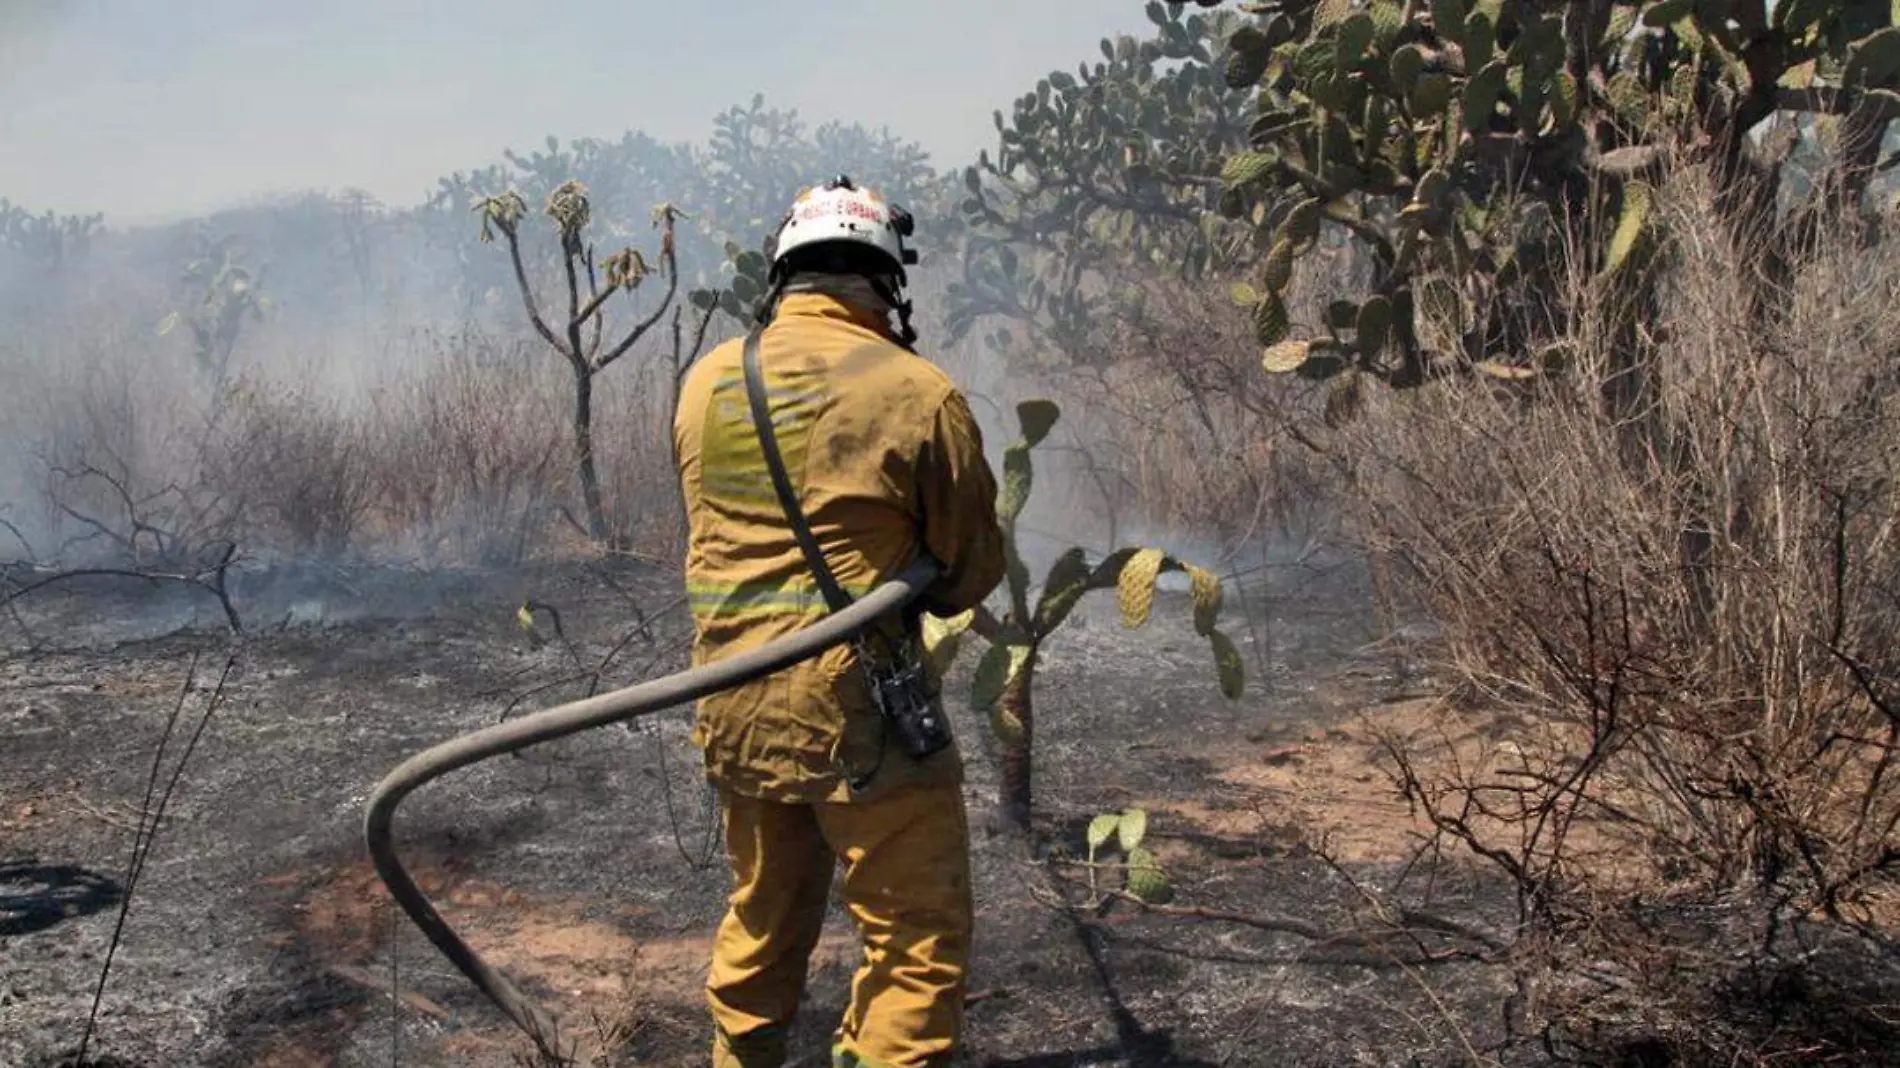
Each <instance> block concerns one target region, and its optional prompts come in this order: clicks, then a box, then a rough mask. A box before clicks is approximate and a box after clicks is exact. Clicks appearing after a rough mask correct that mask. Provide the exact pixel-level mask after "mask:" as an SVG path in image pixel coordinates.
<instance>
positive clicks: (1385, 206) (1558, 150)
mask: <svg viewBox="0 0 1900 1068" xmlns="http://www.w3.org/2000/svg"><path fill="white" fill-rule="evenodd" d="M1170 4H1171V6H1173V7H1176V8H1179V7H1181V6H1183V4H1182V3H1181V2H1180V0H1170ZM1199 6H1201V7H1204V8H1205V7H1219V6H1221V4H1220V3H1219V2H1218V0H1206V2H1201V3H1200V5H1199ZM1243 6H1244V9H1245V10H1246V11H1248V12H1250V13H1252V14H1253V16H1254V17H1253V19H1252V21H1251V22H1246V23H1241V24H1238V25H1233V27H1232V29H1231V31H1230V32H1229V33H1228V35H1227V38H1226V42H1225V47H1224V49H1222V50H1220V51H1219V52H1217V53H1216V54H1214V55H1213V56H1211V57H1210V60H1209V62H1210V69H1212V68H1218V69H1219V71H1220V72H1221V75H1222V77H1223V79H1224V81H1225V83H1226V84H1227V85H1228V86H1231V87H1234V88H1237V89H1251V90H1253V91H1254V94H1255V105H1256V111H1257V114H1258V116H1259V117H1258V118H1257V119H1255V120H1254V121H1253V123H1252V125H1251V126H1250V128H1249V131H1248V144H1247V145H1245V146H1242V147H1239V148H1237V149H1235V150H1234V151H1232V152H1230V153H1229V154H1228V156H1227V158H1226V160H1225V162H1224V164H1223V165H1222V166H1221V168H1220V172H1219V173H1220V177H1221V179H1222V181H1223V182H1224V183H1225V186H1226V193H1227V194H1228V195H1230V196H1234V195H1243V194H1244V195H1248V196H1253V197H1260V196H1261V195H1262V194H1277V195H1278V198H1279V199H1278V201H1277V202H1275V201H1274V200H1272V199H1268V200H1266V201H1265V202H1266V203H1269V204H1271V205H1273V206H1271V207H1270V208H1269V210H1268V211H1267V212H1266V214H1265V218H1264V220H1263V221H1262V223H1261V226H1260V231H1261V234H1262V236H1261V238H1260V242H1259V243H1260V245H1261V246H1263V247H1264V248H1265V249H1266V250H1267V251H1266V253H1265V255H1264V256H1263V257H1262V258H1261V260H1260V262H1259V263H1258V264H1257V265H1256V266H1255V268H1254V270H1255V277H1254V280H1253V283H1252V285H1251V286H1250V287H1249V290H1250V292H1251V294H1252V297H1253V303H1254V312H1255V325H1256V327H1257V332H1258V335H1259V341H1260V344H1261V346H1262V348H1263V350H1264V354H1263V366H1264V367H1265V369H1266V370H1267V371H1269V372H1272V373H1276V374H1284V373H1298V374H1303V375H1306V376H1308V377H1313V378H1326V377H1331V376H1333V375H1341V374H1347V373H1349V372H1350V373H1354V375H1355V380H1357V379H1358V378H1360V377H1365V378H1372V379H1378V380H1381V381H1384V382H1386V383H1388V384H1390V385H1394V386H1399V387H1406V386H1416V385H1419V384H1421V383H1424V382H1426V381H1429V380H1431V379H1432V378H1434V377H1437V376H1439V375H1442V374H1446V373H1460V372H1467V371H1472V370H1477V371H1481V372H1487V373H1494V374H1496V373H1500V372H1501V373H1503V375H1504V377H1510V378H1518V377H1524V376H1521V375H1519V374H1517V373H1516V371H1513V370H1511V369H1517V370H1521V371H1529V372H1532V373H1533V374H1534V373H1535V372H1537V371H1538V370H1540V369H1541V368H1543V367H1544V366H1545V361H1543V360H1542V359H1541V353H1542V352H1543V350H1544V349H1545V347H1546V346H1547V344H1548V343H1549V337H1548V327H1547V326H1546V325H1544V324H1541V323H1540V322H1539V321H1538V320H1537V319H1535V318H1534V317H1533V316H1532V315H1531V314H1527V313H1523V312H1520V311H1519V310H1518V309H1520V308H1523V307H1525V306H1527V305H1529V304H1532V303H1535V302H1531V301H1522V300H1502V299H1499V297H1500V296H1501V295H1502V294H1503V293H1505V292H1506V291H1507V290H1510V289H1512V288H1514V287H1522V286H1527V285H1528V286H1532V287H1554V286H1555V285H1556V284H1557V283H1558V281H1559V280H1558V278H1557V277H1556V271H1555V264H1556V261H1557V250H1558V249H1559V247H1560V246H1562V245H1564V244H1566V243H1574V242H1575V241H1576V239H1578V238H1579V237H1585V238H1587V237H1588V235H1586V234H1583V233H1581V232H1573V233H1563V232H1560V231H1559V227H1558V224H1557V223H1556V222H1555V220H1558V219H1589V218H1593V217H1604V218H1611V219H1614V220H1616V222H1615V225H1614V227H1613V228H1611V230H1610V232H1609V233H1607V234H1604V235H1598V236H1596V237H1595V240H1596V241H1597V242H1598V244H1597V245H1596V248H1595V264H1594V269H1595V270H1596V271H1597V274H1598V277H1599V278H1600V279H1602V280H1604V282H1605V283H1606V284H1608V285H1610V286H1611V287H1612V292H1614V293H1616V294H1620V297H1619V299H1623V300H1625V301H1628V302H1629V303H1628V304H1627V305H1626V306H1627V307H1628V308H1629V309H1630V311H1629V312H1628V314H1629V315H1630V316H1632V317H1633V316H1634V315H1635V314H1636V310H1635V309H1636V308H1637V306H1638V305H1637V303H1636V301H1637V300H1638V299H1639V298H1638V297H1637V296H1635V295H1636V294H1640V293H1642V292H1644V291H1645V286H1647V285H1649V284H1650V283H1649V274H1650V272H1649V269H1648V265H1649V263H1650V262H1651V260H1652V259H1653V257H1654V255H1655V253H1656V252H1657V249H1656V248H1655V242H1654V227H1653V225H1652V219H1651V216H1650V213H1649V211H1648V207H1649V201H1650V192H1649V190H1650V187H1649V184H1648V182H1649V181H1650V180H1651V175H1652V172H1654V171H1656V170H1657V169H1658V168H1659V167H1660V166H1661V163H1662V160H1663V156H1662V149H1663V147H1664V146H1665V144H1666V143H1689V144H1692V145H1698V146H1703V147H1701V148H1699V149H1698V151H1700V152H1702V153H1703V156H1704V158H1709V159H1712V160H1713V162H1714V163H1715V164H1716V165H1717V169H1718V173H1720V174H1724V175H1731V176H1735V177H1736V178H1737V180H1740V179H1741V178H1742V177H1744V176H1748V175H1753V174H1756V173H1759V172H1760V170H1761V169H1762V168H1763V167H1772V166H1774V165H1775V162H1776V161H1773V160H1763V159H1761V158H1759V157H1758V156H1757V155H1754V154H1753V152H1754V150H1753V149H1752V148H1751V146H1750V145H1749V144H1748V143H1747V141H1746V139H1744V138H1740V137H1736V136H1733V135H1732V133H1731V131H1735V130H1748V129H1751V128H1753V127H1755V126H1757V125H1759V124H1760V123H1761V122H1762V121H1763V120H1765V119H1767V118H1769V117H1770V116H1771V114H1773V113H1774V112H1775V111H1776V110H1777V109H1784V110H1785V109H1803V108H1807V109H1826V110H1829V111H1832V112H1835V113H1838V114H1843V115H1847V116H1849V118H1848V119H1846V120H1844V121H1848V122H1858V123H1861V124H1863V126H1866V125H1869V124H1871V125H1872V126H1873V127H1874V129H1875V130H1876V131H1877V130H1878V129H1879V128H1880V127H1884V125H1885V123H1886V121H1887V120H1888V119H1890V118H1894V117H1900V93H1897V92H1896V90H1900V29H1895V28H1893V27H1892V26H1891V25H1890V23H1891V21H1892V14H1891V10H1890V5H1889V4H1887V3H1884V2H1883V3H1872V2H1869V0H1849V2H1847V3H1838V2H1836V3H1820V2H1816V0H1810V2H1804V0H1789V2H1784V3H1781V4H1777V5H1775V9H1774V12H1773V14H1772V16H1771V15H1768V14H1766V13H1764V12H1763V11H1762V9H1761V8H1760V5H1758V4H1748V3H1743V2H1739V0H1736V2H1729V0H1694V2H1691V0H1666V2H1660V3H1658V2H1623V0H1617V2H1611V3H1602V4H1594V5H1586V6H1585V7H1584V8H1578V7H1577V5H1569V7H1568V8H1565V7H1564V6H1563V5H1542V6H1540V5H1526V4H1514V3H1503V2H1500V0H1474V2H1470V3H1467V2H1465V0H1433V2H1431V3H1429V4H1419V3H1402V2H1400V0H1350V2H1349V0H1277V2H1272V0H1269V2H1262V3H1255V4H1248V5H1243ZM1579 11H1581V12H1585V15H1584V17H1582V18H1578V17H1575V16H1576V15H1577V13H1578V12H1579ZM1567 12H1568V15H1567ZM1567 17H1568V18H1569V21H1566V18H1567ZM1828 72H1832V73H1828ZM1764 73H1766V74H1770V75H1772V76H1773V78H1774V79H1775V82H1774V84H1770V85H1765V86H1762V85H1756V84H1754V82H1753V80H1752V79H1753V78H1755V77H1759V76H1760V75H1762V74H1764ZM1586 85H1589V86H1598V87H1600V88H1599V89H1596V90H1591V91H1585V88H1584V87H1585V86H1586ZM1809 89H1826V90H1829V92H1828V93H1826V94H1813V95H1807V94H1806V93H1805V92H1804V91H1805V90H1809ZM1685 127H1686V128H1688V129H1687V131H1686V133H1687V136H1679V137H1678V136H1674V135H1675V132H1676V131H1683V130H1684V128H1685ZM1866 140H1870V141H1872V142H1876V143H1877V141H1878V137H1873V138H1871V139H1866ZM1873 151H1877V144H1876V147H1875V149H1874V150H1873ZM1873 162H1874V160H1873V158H1872V156H1871V155H1864V156H1863V158H1861V159H1859V160H1857V161H1849V165H1848V167H1847V177H1848V180H1849V184H1850V187H1852V188H1854V189H1858V188H1864V186H1865V183H1866V182H1867V181H1868V180H1869V179H1870V178H1871V176H1872V171H1873V168H1872V166H1871V165H1872V163H1873ZM1768 184H1769V186H1770V187H1771V188H1772V184H1773V183H1768ZM1760 206H1761V205H1760V203H1759V202H1757V203H1756V204H1754V205H1753V207H1754V208H1756V209H1759V208H1760ZM1322 224H1330V225H1332V226H1336V227H1340V228H1343V229H1345V230H1346V231H1348V232H1350V233H1351V234H1352V235H1353V236H1354V237H1355V238H1356V239H1357V240H1358V241H1359V242H1360V243H1361V244H1363V245H1364V246H1365V247H1366V248H1367V249H1368V250H1369V251H1370V254H1371V255H1372V256H1373V257H1374V262H1375V271H1374V279H1375V281H1374V288H1373V292H1371V293H1369V294H1366V295H1365V296H1364V297H1363V298H1361V299H1360V300H1359V301H1357V302H1354V303H1356V305H1357V308H1356V310H1355V311H1354V312H1353V314H1342V315H1338V316H1329V317H1328V321H1327V322H1326V323H1325V324H1324V332H1323V333H1320V334H1317V335H1312V336H1307V335H1308V334H1309V333H1310V332H1308V331H1293V332H1290V331H1289V328H1288V324H1287V323H1286V308H1285V299H1284V294H1285V291H1286V287H1287V285H1288V284H1289V282H1290V280H1291V277H1292V274H1293V266H1294V261H1295V260H1297V259H1298V258H1299V257H1300V256H1302V255H1305V254H1306V253H1308V252H1310V251H1311V250H1312V248H1313V247H1314V245H1315V243H1316V242H1315V238H1316V237H1317V231H1318V230H1319V228H1320V227H1321V225H1322ZM1447 292H1455V293H1457V294H1459V296H1458V297H1457V298H1456V301H1455V304H1456V308H1455V312H1456V314H1446V313H1447V312H1449V311H1452V310H1453V309H1450V308H1448V307H1447V305H1448V301H1447V298H1446V295H1445V294H1446V293H1447ZM1428 293H1429V296H1428ZM1428 306H1429V308H1428ZM1428 314H1429V317H1431V318H1432V319H1434V320H1435V322H1434V323H1432V324H1430V325H1427V324H1426V323H1425V322H1424V320H1425V319H1426V318H1427V316H1428Z"/></svg>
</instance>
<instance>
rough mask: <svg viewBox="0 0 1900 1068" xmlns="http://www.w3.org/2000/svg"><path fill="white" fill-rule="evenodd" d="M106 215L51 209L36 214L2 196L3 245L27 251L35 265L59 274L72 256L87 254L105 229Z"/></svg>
mask: <svg viewBox="0 0 1900 1068" xmlns="http://www.w3.org/2000/svg"><path fill="white" fill-rule="evenodd" d="M104 220H105V216H104V215H101V214H98V213H94V214H91V215H58V214H55V213H54V212H51V211H46V212H41V213H40V214H38V215H34V214H32V213H31V212H28V211H27V210H26V209H25V208H22V207H20V206H19V205H17V204H14V203H12V202H11V201H9V200H7V199H6V198H5V197H0V247H9V248H13V249H16V250H18V251H20V252H21V253H24V254H25V255H26V256H28V257H29V258H31V259H32V260H33V261H34V265H35V266H36V267H38V268H40V269H42V270H44V271H47V272H51V273H57V272H58V271H59V270H60V269H61V268H62V267H64V266H65V265H66V263H67V262H68V261H70V260H72V259H76V258H78V257H81V256H84V255H85V253H86V251H87V249H88V248H89V247H90V246H91V244H92V240H93V239H94V238H96V237H98V236H99V233H100V231H101V230H102V229H103V228H104V227H103V222H104Z"/></svg>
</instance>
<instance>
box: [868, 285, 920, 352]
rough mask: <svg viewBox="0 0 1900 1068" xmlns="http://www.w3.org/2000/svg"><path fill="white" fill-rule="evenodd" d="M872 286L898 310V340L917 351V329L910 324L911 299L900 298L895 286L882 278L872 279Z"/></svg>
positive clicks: (885, 300)
mask: <svg viewBox="0 0 1900 1068" xmlns="http://www.w3.org/2000/svg"><path fill="white" fill-rule="evenodd" d="M871 288H872V289H874V290H876V291H877V295H878V296H879V297H882V298H883V299H884V303H886V304H889V305H890V306H891V308H892V309H893V310H895V311H896V312H897V341H898V344H900V345H903V346H904V347H905V348H907V349H910V351H912V352H915V351H917V350H916V348H915V346H916V344H917V331H916V329H915V328H914V327H912V326H911V325H910V301H908V300H904V299H902V298H900V297H899V296H898V294H897V290H896V288H895V287H893V286H892V285H890V284H889V283H888V282H886V281H884V279H882V278H873V279H871Z"/></svg>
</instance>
